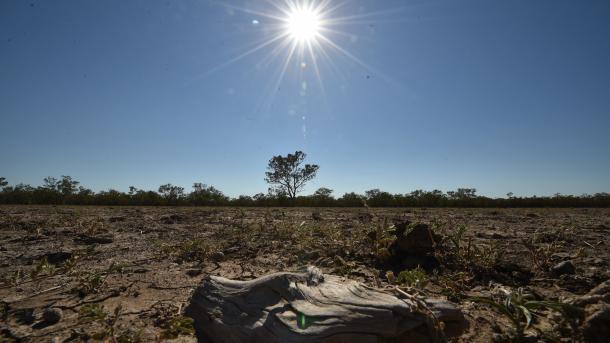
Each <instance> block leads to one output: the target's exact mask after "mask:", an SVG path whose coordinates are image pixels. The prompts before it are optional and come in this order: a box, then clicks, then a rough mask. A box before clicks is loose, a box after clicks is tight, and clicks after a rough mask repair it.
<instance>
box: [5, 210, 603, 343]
mask: <svg viewBox="0 0 610 343" xmlns="http://www.w3.org/2000/svg"><path fill="white" fill-rule="evenodd" d="M421 224H426V225H421ZM413 227H419V228H422V227H423V228H424V229H426V230H431V232H432V233H433V244H432V245H429V246H426V244H425V243H424V244H423V245H424V247H423V250H422V251H421V253H416V254H411V255H409V253H405V251H411V250H409V249H412V251H417V250H418V249H419V248H421V246H420V243H421V242H418V241H417V237H411V239H410V241H409V240H407V241H401V242H399V239H398V238H397V237H399V236H401V235H407V234H408V233H411V232H414V231H411V229H412V228H413ZM397 228H402V230H399V231H401V232H397ZM405 228H406V229H405ZM418 230H419V229H418ZM415 231H417V230H415ZM608 233H610V209H367V208H361V209H312V208H270V209H267V208H163V207H63V206H0V263H1V265H0V300H1V302H0V341H2V342H4V341H9V342H10V341H25V342H30V341H40V342H49V341H53V340H54V341H57V342H66V341H84V340H102V341H110V342H112V341H115V342H138V341H142V342H148V341H161V340H175V341H185V342H191V341H193V342H194V341H196V337H195V335H194V331H193V329H192V323H191V321H190V319H189V318H187V317H184V316H183V311H184V308H185V306H186V305H187V304H188V300H189V296H190V294H191V292H192V291H193V289H194V288H195V287H196V286H197V285H198V284H199V283H200V282H201V280H202V279H203V278H204V277H205V276H206V275H210V274H211V275H220V276H224V277H228V278H235V279H242V280H247V279H253V278H256V277H259V276H262V275H265V274H268V273H271V272H276V271H297V270H302V269H303V268H304V267H306V266H307V265H315V266H317V267H319V268H320V269H321V270H322V271H323V272H324V273H328V274H336V275H341V276H344V277H347V278H350V279H354V280H358V281H361V282H364V283H366V284H367V285H369V286H372V287H386V286H388V284H390V283H392V284H393V285H394V286H399V287H403V289H405V290H406V291H408V292H411V293H413V294H420V295H426V296H428V297H439V298H446V299H449V300H451V301H453V302H455V303H457V304H458V305H459V307H460V308H461V309H462V311H463V314H464V318H465V320H464V322H463V323H462V324H463V325H462V327H461V329H460V330H459V331H457V332H448V336H449V337H448V338H449V340H450V341H464V342H490V341H507V340H511V339H513V340H516V339H521V340H524V341H550V342H552V341H566V342H568V341H581V340H587V341H595V339H598V338H600V337H601V339H604V338H603V337H604V336H603V334H604V330H608V326H606V324H608V323H609V322H608V317H607V316H608V312H607V309H608V307H607V302H608V299H609V296H608V293H603V292H604V290H603V289H602V288H603V287H605V286H604V285H601V286H599V287H598V288H597V289H595V290H593V292H592V293H591V294H594V293H595V294H601V296H599V297H594V296H592V295H591V294H589V295H588V296H587V293H588V292H590V291H591V290H592V289H594V288H595V287H596V286H598V285H600V284H601V283H603V282H604V281H606V280H608V279H609V278H610V271H609V268H608V263H609V256H610V243H609V241H608V239H607V237H608ZM401 237H402V236H401ZM414 239H415V240H414ZM401 247H403V248H404V247H406V248H405V249H406V250H405V249H402V248H401ZM426 249H428V250H426ZM565 261H570V262H565ZM562 262H564V263H563V264H561V263H562ZM417 266H421V267H423V269H425V270H427V273H425V272H424V271H423V270H422V269H421V268H420V269H418V272H417V273H412V274H409V273H407V274H404V273H403V274H404V275H403V276H402V277H401V274H400V272H401V271H403V270H410V269H413V268H417ZM422 274H423V275H422ZM409 275H411V276H413V275H415V276H416V277H415V278H413V277H411V278H409V277H408V276H409ZM607 288H610V286H608V287H607ZM600 289H601V291H600ZM502 290H504V291H505V293H502ZM520 291H521V292H523V293H524V294H527V295H528V296H529V298H528V299H533V300H534V301H538V302H539V303H543V302H545V301H546V302H548V304H549V306H538V307H536V308H532V311H531V313H532V320H531V325H530V326H529V327H527V328H524V330H523V334H522V335H519V333H518V330H517V329H516V327H515V324H514V322H512V321H511V319H510V316H508V315H506V314H505V313H502V312H501V310H500V308H499V307H497V306H495V305H492V304H491V303H492V302H495V303H502V301H503V300H505V297H506V294H520V293H519V292H520ZM506 292H507V293H506ZM600 292H601V293H600ZM606 292H608V290H607V289H606ZM502 294H504V295H502ZM503 297H504V298H503ZM583 299H584V300H583ZM566 303H569V304H572V305H573V306H570V307H569V308H570V309H572V311H567V310H566V311H564V309H567V308H568V307H565V308H564V307H561V306H555V307H553V305H552V304H555V305H557V304H566ZM600 309H601V310H600ZM604 309H605V311H606V312H603V311H604ZM596 311H597V312H596ZM600 311H602V313H601V314H600ZM595 315H597V317H595ZM600 316H601V317H600ZM604 316H606V317H604ZM598 317H600V318H601V321H600V319H599V318H598ZM596 318H597V319H596ZM604 318H605V319H604ZM519 320H520V322H522V323H523V326H525V322H526V317H520V319H519ZM595 320H597V321H595ZM604 320H606V321H604ZM600 323H601V324H600ZM587 330H589V331H588V333H587ZM606 334H607V331H606ZM587 335H588V336H587Z"/></svg>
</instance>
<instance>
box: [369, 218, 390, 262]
mask: <svg viewBox="0 0 610 343" xmlns="http://www.w3.org/2000/svg"><path fill="white" fill-rule="evenodd" d="M391 232H392V229H390V228H389V227H388V219H387V218H385V217H384V218H383V221H381V222H379V223H377V225H376V226H375V227H374V229H373V231H370V232H369V234H368V236H369V238H370V239H371V240H372V242H373V247H372V249H373V254H374V256H375V258H377V260H378V261H380V262H383V261H385V260H387V259H388V258H389V257H390V250H389V249H390V245H391V244H392V242H394V240H395V237H393V236H392V234H391Z"/></svg>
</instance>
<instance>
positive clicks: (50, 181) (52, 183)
mask: <svg viewBox="0 0 610 343" xmlns="http://www.w3.org/2000/svg"><path fill="white" fill-rule="evenodd" d="M43 182H44V185H43V186H42V187H43V188H46V189H48V190H52V191H54V190H56V189H57V179H56V178H54V177H52V176H47V177H45V178H44V179H43Z"/></svg>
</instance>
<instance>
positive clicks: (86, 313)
mask: <svg viewBox="0 0 610 343" xmlns="http://www.w3.org/2000/svg"><path fill="white" fill-rule="evenodd" d="M121 310H122V306H121V305H118V306H117V307H115V308H114V312H113V313H112V315H110V314H108V313H107V312H106V311H105V310H104V308H103V307H102V306H101V305H99V304H88V305H84V306H83V307H81V308H80V310H79V312H78V313H79V322H81V323H93V322H98V323H100V324H101V325H102V330H100V331H98V332H96V333H94V334H93V335H91V338H93V339H95V340H100V341H104V342H117V343H131V342H139V341H140V339H139V333H138V334H135V335H134V334H131V333H129V332H123V333H121V334H118V335H117V332H116V323H117V322H118V320H119V318H120V317H121Z"/></svg>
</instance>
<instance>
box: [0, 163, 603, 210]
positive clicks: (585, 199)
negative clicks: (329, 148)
mask: <svg viewBox="0 0 610 343" xmlns="http://www.w3.org/2000/svg"><path fill="white" fill-rule="evenodd" d="M309 169H310V170H311V167H310V168H309ZM270 177H272V176H269V175H268V178H270ZM294 184H297V185H298V184H299V183H298V182H297V183H292V184H291V185H294ZM298 190H299V189H297V191H298ZM0 203H1V204H53V205H113V206H115V205H117V206H120V205H148V206H302V207H361V206H370V207H610V194H608V193H597V194H594V195H581V196H573V195H561V194H555V195H554V196H545V197H537V196H531V197H516V196H514V195H513V194H511V193H509V194H507V195H506V197H503V198H490V197H485V196H480V195H477V194H476V189H474V188H459V189H457V190H455V191H448V192H442V191H440V190H432V191H425V190H416V191H413V192H410V193H406V194H392V193H389V192H385V191H382V190H379V189H371V190H368V191H366V192H364V194H358V193H354V192H350V193H345V194H343V195H342V196H340V197H335V196H334V195H333V190H332V189H329V188H324V187H323V188H319V189H318V190H316V191H315V192H314V193H313V194H311V195H297V193H296V192H294V191H291V193H290V194H288V193H287V192H284V191H282V189H281V188H280V189H277V188H270V189H269V191H268V192H267V193H258V194H256V195H254V196H249V195H240V196H239V197H234V198H231V197H229V196H227V195H225V194H224V193H223V192H222V191H220V190H219V189H217V188H215V187H213V186H210V185H206V184H203V183H194V184H193V186H192V190H191V191H190V192H186V191H185V190H184V188H183V187H179V186H175V185H172V184H165V185H161V186H160V187H159V188H158V189H157V190H156V191H153V190H142V189H138V188H136V187H133V186H132V187H129V191H127V192H122V191H118V190H114V189H110V190H107V191H100V192H94V191H92V190H91V189H89V188H86V187H84V186H82V185H81V184H80V182H79V181H77V180H75V179H73V178H72V177H70V176H61V177H59V178H54V177H47V178H45V179H44V180H43V183H42V185H40V186H37V187H33V186H30V185H27V184H22V183H20V184H17V185H9V183H8V181H7V180H6V179H5V178H3V177H0Z"/></svg>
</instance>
